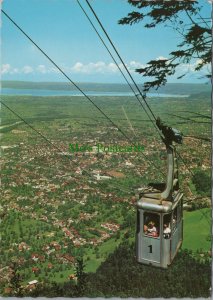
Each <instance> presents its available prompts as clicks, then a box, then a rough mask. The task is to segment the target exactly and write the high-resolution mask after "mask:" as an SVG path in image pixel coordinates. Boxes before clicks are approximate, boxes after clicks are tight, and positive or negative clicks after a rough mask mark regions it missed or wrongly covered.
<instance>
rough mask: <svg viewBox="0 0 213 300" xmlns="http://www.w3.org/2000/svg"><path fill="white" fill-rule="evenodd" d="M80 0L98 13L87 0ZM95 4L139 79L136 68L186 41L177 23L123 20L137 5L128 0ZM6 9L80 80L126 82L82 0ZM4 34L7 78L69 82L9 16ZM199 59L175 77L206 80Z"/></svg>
mask: <svg viewBox="0 0 213 300" xmlns="http://www.w3.org/2000/svg"><path fill="white" fill-rule="evenodd" d="M199 1H200V2H201V3H202V5H203V14H202V16H204V17H210V14H211V6H210V4H209V3H208V1H207V0H199ZM80 2H81V4H82V6H83V7H84V8H85V10H86V11H87V13H88V14H89V15H90V16H91V17H92V14H91V13H90V11H89V9H88V7H87V5H86V2H85V1H84V0H80ZM90 3H91V4H92V6H93V8H94V10H95V12H96V13H97V15H98V17H99V18H100V20H101V21H102V23H103V25H104V27H105V29H106V31H107V33H108V34H109V36H110V37H111V39H112V41H113V42H114V44H115V46H116V48H117V49H118V51H119V53H120V55H121V57H122V58H123V60H124V61H125V63H126V65H127V67H128V69H129V70H130V72H131V73H132V75H133V77H134V79H135V80H136V81H137V82H138V83H142V82H144V80H145V79H144V78H143V77H142V76H141V75H138V74H137V73H136V72H135V69H136V68H139V67H143V66H145V65H146V63H147V62H148V61H149V60H151V59H156V58H158V59H161V58H165V57H168V54H169V52H171V51H172V50H175V49H176V45H177V43H179V42H180V36H179V35H178V33H177V32H175V31H174V30H173V29H172V28H164V27H163V26H159V27H158V28H156V29H151V30H150V29H145V28H144V27H143V24H142V23H138V24H135V25H132V26H129V25H126V26H121V25H118V20H119V19H120V18H122V17H125V16H126V15H127V14H128V13H129V12H131V11H132V10H135V8H133V7H132V6H131V5H130V4H128V2H127V0H90ZM2 8H3V10H4V11H5V12H6V13H7V14H8V15H9V16H10V17H11V18H12V19H13V20H14V21H15V22H16V23H17V24H18V25H19V26H20V27H21V28H22V29H23V30H24V31H25V32H26V33H27V34H28V35H29V36H30V37H31V38H32V39H33V40H34V41H35V42H36V43H37V44H38V45H39V47H40V48H41V49H42V50H43V51H45V52H46V53H47V54H48V55H49V56H50V57H51V59H52V60H54V61H55V62H56V63H57V64H58V65H59V66H60V67H61V68H62V69H63V70H64V72H65V73H66V74H67V75H68V76H70V78H71V79H72V80H73V81H74V82H102V83H103V82H106V83H125V80H124V79H123V77H122V75H121V74H120V72H119V70H118V68H117V67H116V65H115V64H114V62H113V60H112V58H111V57H110V55H109V54H108V52H107V51H106V49H105V48H104V46H103V45H102V43H101V42H100V40H99V39H98V37H97V35H96V33H95V32H94V30H93V28H92V27H91V25H90V24H89V22H88V20H87V19H86V17H85V15H84V14H83V12H82V11H81V9H80V7H79V6H78V3H77V1H76V0H3V3H2ZM92 20H93V21H94V17H92ZM96 24H97V23H96ZM97 28H99V27H97ZM100 32H101V30H100ZM1 36H2V39H1V53H2V55H1V78H2V80H26V81H67V80H66V78H65V77H64V76H63V75H62V74H61V73H60V72H59V71H58V70H57V69H56V68H55V67H54V66H53V65H52V64H51V62H49V61H48V60H47V58H46V57H44V55H43V54H42V53H40V52H39V50H38V49H37V48H36V47H35V46H34V45H33V44H32V43H31V42H30V41H29V40H27V38H26V37H25V36H24V35H23V34H22V33H21V32H20V31H18V29H17V28H16V27H15V26H14V25H13V24H12V23H11V22H10V21H9V20H8V19H7V18H6V17H5V16H4V15H2V17H1ZM102 36H103V37H104V35H102ZM105 41H106V39H105ZM196 63H197V61H194V62H193V63H192V64H191V65H189V66H188V65H182V66H181V67H180V68H179V70H178V72H177V74H176V76H173V77H171V78H170V79H169V82H189V83H193V82H194V83H198V82H206V79H200V77H201V75H203V73H202V74H198V73H195V72H193V70H194V67H195V65H196ZM186 69H187V70H189V73H188V75H187V76H186V77H185V78H183V79H182V80H181V81H177V79H176V77H177V76H178V75H181V74H182V73H183V71H184V70H186ZM204 73H206V71H204Z"/></svg>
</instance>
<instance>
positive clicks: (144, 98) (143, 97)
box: [77, 0, 162, 138]
mask: <svg viewBox="0 0 213 300" xmlns="http://www.w3.org/2000/svg"><path fill="white" fill-rule="evenodd" d="M85 1H86V3H87V5H88V6H89V8H90V10H91V11H92V13H93V15H94V17H95V18H96V20H97V22H98V23H99V25H100V26H101V29H102V30H103V32H104V34H105V36H106V37H107V39H108V41H109V42H110V44H111V46H112V47H113V49H114V51H115V53H116V54H117V56H118V57H119V59H120V61H121V63H122V65H123V67H124V69H125V70H126V72H127V73H128V75H129V77H130V78H131V80H132V82H133V84H134V86H135V87H136V89H137V91H138V93H139V94H140V96H141V97H142V99H143V101H144V102H145V104H146V106H147V107H148V109H149V111H150V113H151V115H152V117H153V118H154V120H155V122H156V121H157V119H156V117H155V115H154V113H153V111H152V110H151V108H150V106H149V104H148V103H147V101H146V97H145V95H144V94H142V92H141V90H140V89H139V87H138V85H137V83H136V82H135V80H134V78H133V77H132V75H131V73H130V72H129V70H128V68H127V67H126V64H125V62H124V61H123V59H122V57H121V55H120V54H119V52H118V50H117V49H116V47H115V45H114V43H113V42H112V40H111V38H110V36H109V35H108V33H107V32H106V30H105V28H104V26H103V24H102V23H101V21H100V19H99V18H98V16H97V14H96V13H95V11H94V9H93V8H92V6H91V4H90V3H89V1H88V0H85ZM77 2H78V4H79V1H78V0H77ZM79 5H80V4H79ZM80 6H81V5H80ZM83 11H84V10H83ZM84 13H85V12H84ZM86 16H87V18H88V19H89V17H88V15H86ZM91 22H92V21H90V23H91ZM92 26H93V25H92ZM93 28H94V27H93ZM137 100H138V102H139V103H140V105H141V107H142V108H143V109H144V107H143V104H142V102H141V101H140V99H139V98H138V97H137ZM152 123H153V125H154V127H155V128H156V130H157V132H158V133H159V135H160V137H161V138H162V134H161V132H160V130H159V128H158V127H157V126H156V124H155V123H154V122H153V120H152Z"/></svg>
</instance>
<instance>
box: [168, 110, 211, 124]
mask: <svg viewBox="0 0 213 300" xmlns="http://www.w3.org/2000/svg"><path fill="white" fill-rule="evenodd" d="M167 115H169V116H173V117H178V118H180V119H183V120H187V121H190V122H193V123H199V124H210V123H211V122H208V121H196V120H192V119H190V118H187V117H181V116H178V115H175V114H168V113H167Z"/></svg>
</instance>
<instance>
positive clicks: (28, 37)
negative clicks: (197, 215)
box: [1, 9, 164, 175]
mask: <svg viewBox="0 0 213 300" xmlns="http://www.w3.org/2000/svg"><path fill="white" fill-rule="evenodd" d="M1 11H2V13H3V14H4V15H5V16H6V17H7V18H8V19H9V20H10V21H11V22H12V23H13V24H14V25H15V26H16V27H17V28H18V29H19V30H20V31H21V32H22V33H23V34H24V35H25V36H26V37H27V39H29V40H30V41H31V42H32V43H33V45H35V46H36V48H37V49H38V50H39V51H40V52H41V53H42V54H43V55H44V56H45V57H46V58H47V59H48V60H49V61H50V62H51V63H52V64H53V65H54V66H55V67H56V68H57V69H58V70H59V71H60V72H61V73H62V74H63V75H64V76H65V77H66V78H67V79H68V80H69V82H71V83H72V84H73V85H74V86H75V87H76V88H77V89H78V90H79V91H80V92H81V93H82V94H83V95H84V96H85V97H86V98H87V99H88V100H89V101H90V102H91V103H92V104H93V105H94V106H95V107H96V108H97V109H98V111H100V112H101V114H102V115H104V117H105V118H106V119H107V120H108V121H110V123H111V124H112V125H113V126H114V127H116V128H117V129H118V131H119V132H120V133H121V134H122V135H123V136H124V137H125V138H126V139H127V140H128V141H129V142H130V143H131V144H132V145H133V146H135V144H134V143H133V142H132V140H131V139H130V138H129V137H128V136H127V135H126V134H125V133H124V132H123V130H121V129H120V128H119V127H118V126H117V125H116V124H115V123H114V122H113V121H112V120H111V119H110V118H109V117H108V116H107V115H106V114H105V113H104V112H103V111H102V110H101V109H100V108H99V107H98V106H97V105H96V104H95V103H94V101H92V99H91V98H90V97H89V96H88V95H86V94H85V93H84V91H83V90H82V89H81V88H80V87H79V86H78V85H77V84H76V83H75V82H74V81H73V80H72V79H71V78H70V77H69V76H68V75H67V74H66V73H65V72H64V71H63V70H62V69H61V68H60V67H59V66H58V65H57V64H56V63H55V62H54V61H53V60H52V59H51V58H50V57H49V56H48V55H47V54H46V53H45V52H44V51H43V50H42V49H41V48H40V47H39V46H38V45H37V44H36V43H35V42H34V41H33V40H32V39H31V37H30V36H29V35H28V34H27V33H26V32H25V31H24V30H23V29H22V28H21V27H20V26H19V25H18V24H17V23H16V22H15V21H14V20H13V19H11V18H10V16H9V15H8V14H7V13H6V12H5V11H4V10H3V9H1ZM141 154H142V155H143V156H144V157H145V159H146V160H147V161H148V162H149V163H150V164H152V165H153V166H154V167H155V168H156V169H157V170H159V167H158V166H157V165H156V164H155V163H154V162H153V161H151V160H150V159H148V158H147V156H146V155H145V154H144V153H143V152H141ZM159 172H160V173H161V174H162V175H164V174H163V172H161V171H159Z"/></svg>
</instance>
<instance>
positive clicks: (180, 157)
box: [176, 151, 194, 176]
mask: <svg viewBox="0 0 213 300" xmlns="http://www.w3.org/2000/svg"><path fill="white" fill-rule="evenodd" d="M176 153H177V155H178V156H179V159H180V160H181V161H182V163H183V164H184V165H185V167H186V169H187V170H188V171H189V173H190V174H191V175H192V176H194V173H193V172H192V171H191V170H190V169H189V168H188V167H187V165H186V162H185V161H184V159H183V158H182V156H181V155H180V153H179V152H178V151H176Z"/></svg>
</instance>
